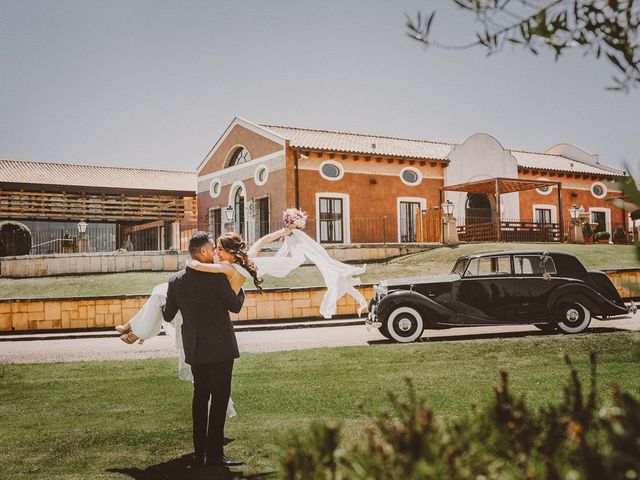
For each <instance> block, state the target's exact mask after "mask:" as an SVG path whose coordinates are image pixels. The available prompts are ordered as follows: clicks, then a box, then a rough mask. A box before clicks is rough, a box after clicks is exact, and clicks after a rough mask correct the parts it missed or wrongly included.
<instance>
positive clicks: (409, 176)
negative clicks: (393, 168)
mask: <svg viewBox="0 0 640 480" xmlns="http://www.w3.org/2000/svg"><path fill="white" fill-rule="evenodd" d="M402 178H403V179H404V181H405V182H407V183H416V182H417V181H418V174H417V173H416V172H414V171H413V170H405V171H404V172H402Z"/></svg>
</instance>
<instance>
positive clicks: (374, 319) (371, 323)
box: [364, 304, 382, 328]
mask: <svg viewBox="0 0 640 480" xmlns="http://www.w3.org/2000/svg"><path fill="white" fill-rule="evenodd" d="M364 323H365V324H366V325H367V327H373V328H380V327H381V326H382V323H380V322H379V321H378V306H377V305H375V304H374V305H372V306H371V311H370V312H369V314H368V315H367V319H366V320H365V321H364Z"/></svg>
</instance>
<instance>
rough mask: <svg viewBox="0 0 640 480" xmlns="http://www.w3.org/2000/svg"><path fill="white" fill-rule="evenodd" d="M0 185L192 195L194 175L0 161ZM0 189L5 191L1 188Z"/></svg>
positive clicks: (194, 190) (148, 170) (174, 172)
mask: <svg viewBox="0 0 640 480" xmlns="http://www.w3.org/2000/svg"><path fill="white" fill-rule="evenodd" d="M0 184H19V185H43V186H45V185H47V186H60V187H67V186H68V187H83V188H98V189H108V190H114V189H120V190H145V191H154V192H167V193H173V194H177V193H179V194H184V195H195V192H196V184H197V175H196V172H185V171H174V170H152V169H146V168H126V167H103V166H95V165H77V164H65V163H44V162H31V161H25V160H0ZM3 188H6V186H5V185H3Z"/></svg>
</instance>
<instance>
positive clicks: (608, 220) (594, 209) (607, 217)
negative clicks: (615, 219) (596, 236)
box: [589, 207, 613, 235]
mask: <svg viewBox="0 0 640 480" xmlns="http://www.w3.org/2000/svg"><path fill="white" fill-rule="evenodd" d="M591 212H604V223H605V228H606V231H607V232H609V234H610V235H613V232H612V231H611V209H610V208H604V207H590V208H589V221H590V222H591V221H592V218H591Z"/></svg>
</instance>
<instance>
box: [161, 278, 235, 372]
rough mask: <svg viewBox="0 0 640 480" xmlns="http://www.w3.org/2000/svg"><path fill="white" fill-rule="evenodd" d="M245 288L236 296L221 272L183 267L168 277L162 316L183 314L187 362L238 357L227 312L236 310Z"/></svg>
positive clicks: (224, 359)
mask: <svg viewBox="0 0 640 480" xmlns="http://www.w3.org/2000/svg"><path fill="white" fill-rule="evenodd" d="M243 303H244V291H243V290H240V293H239V294H238V295H236V294H235V293H234V291H233V290H232V289H231V287H230V286H229V282H228V280H227V278H226V276H225V275H224V274H222V273H205V272H198V271H197V270H193V269H191V268H186V269H184V270H180V271H179V272H176V273H174V274H173V275H172V276H171V278H170V279H169V288H168V291H167V303H166V305H165V307H164V310H163V312H162V313H163V316H164V319H165V320H166V321H167V322H170V321H172V320H173V318H174V317H175V315H176V313H177V311H178V310H180V312H181V313H182V318H183V323H182V343H183V344H184V353H185V361H186V362H187V363H188V364H189V365H198V364H203V363H213V362H222V361H227V360H233V359H234V358H238V357H239V356H240V352H239V351H238V342H237V341H236V334H235V332H234V331H233V325H232V324H231V319H230V318H229V311H232V312H234V313H238V312H239V311H240V309H241V308H242V304H243Z"/></svg>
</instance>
